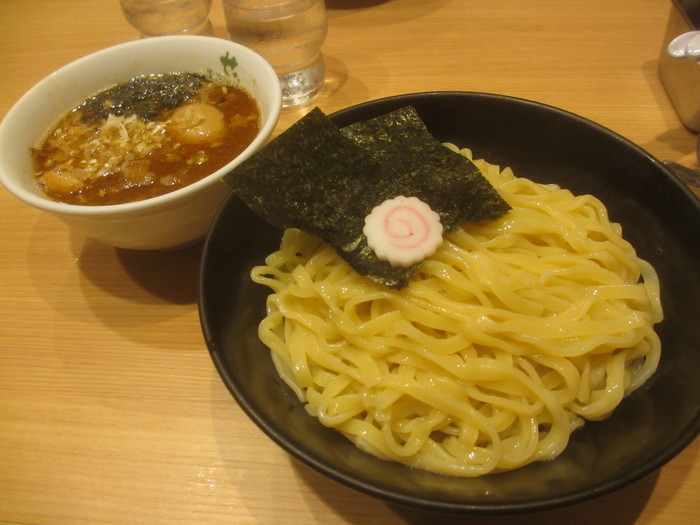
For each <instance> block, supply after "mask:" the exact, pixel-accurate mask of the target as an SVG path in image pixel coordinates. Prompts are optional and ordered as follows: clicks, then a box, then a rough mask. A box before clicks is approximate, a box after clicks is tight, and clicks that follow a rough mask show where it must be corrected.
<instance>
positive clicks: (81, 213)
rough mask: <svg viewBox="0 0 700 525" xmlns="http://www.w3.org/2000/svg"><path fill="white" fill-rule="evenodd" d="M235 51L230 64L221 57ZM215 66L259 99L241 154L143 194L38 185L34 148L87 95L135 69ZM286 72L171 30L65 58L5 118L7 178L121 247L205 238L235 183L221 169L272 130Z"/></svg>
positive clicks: (3, 173)
mask: <svg viewBox="0 0 700 525" xmlns="http://www.w3.org/2000/svg"><path fill="white" fill-rule="evenodd" d="M226 55H228V57H235V59H236V62H237V64H238V65H237V66H236V67H235V69H234V70H233V72H231V69H230V68H228V69H227V70H226V71H225V70H224V66H223V63H222V60H221V57H225V56H226ZM208 70H211V71H214V72H221V73H227V72H228V73H229V74H232V76H234V77H235V78H236V79H237V80H238V82H239V84H240V86H241V87H243V88H244V89H245V90H247V91H248V92H249V93H250V94H251V95H252V96H253V98H254V99H255V100H256V101H257V103H258V106H259V108H260V113H261V123H260V133H259V134H258V136H257V137H256V138H255V140H254V141H253V142H252V143H251V144H250V146H248V148H246V149H245V151H243V152H242V153H241V154H240V155H239V156H238V157H236V158H235V159H233V160H232V161H231V162H229V163H228V164H227V165H225V166H224V167H222V168H221V169H219V170H217V171H215V172H214V173H212V174H210V175H208V176H207V177H205V178H203V179H201V180H199V181H197V182H195V183H193V184H190V185H189V186H186V187H184V188H182V189H179V190H176V191H174V192H172V193H168V194H165V195H161V196H159V197H153V198H150V199H146V200H143V201H139V202H132V203H127V204H116V205H109V206H80V205H72V204H65V203H61V202H56V201H53V200H51V199H49V198H48V197H46V196H45V195H44V194H43V193H42V192H41V190H40V189H38V188H37V187H36V184H35V180H34V170H33V168H32V161H31V157H30V153H29V149H30V147H32V146H36V145H38V143H39V142H40V141H41V139H42V138H43V136H45V135H46V133H47V131H48V130H49V128H50V127H51V126H52V125H53V124H55V123H56V122H57V121H58V119H59V118H60V117H61V116H62V115H63V114H64V113H65V112H66V111H69V110H70V109H72V108H73V107H75V106H76V105H78V104H80V103H81V102H82V101H83V100H84V99H85V98H87V97H89V96H91V95H94V94H95V93H97V92H98V91H100V90H102V89H105V88H108V87H111V86H112V85H114V84H118V83H120V82H125V81H128V80H130V79H132V78H133V77H135V76H138V75H143V74H151V73H167V72H178V71H189V72H192V73H206V72H207V71H208ZM281 100H282V98H281V92H280V86H279V80H278V78H277V75H276V74H275V72H274V70H273V69H272V67H271V66H270V65H269V64H268V63H267V62H266V61H265V60H264V59H263V58H262V57H260V55H258V54H256V53H255V52H253V51H251V50H250V49H248V48H246V47H243V46H241V45H239V44H236V43H234V42H230V41H228V40H223V39H219V38H212V37H199V36H187V37H183V36H174V37H170V36H166V37H159V38H150V39H144V40H138V41H134V42H129V43H126V44H121V45H117V46H114V47H111V48H108V49H104V50H102V51H98V52H96V53H93V54H91V55H88V56H86V57H83V58H81V59H79V60H77V61H75V62H72V63H70V64H68V65H67V66H64V67H63V68H61V69H59V70H58V71H56V72H54V73H52V74H51V75H49V76H48V77H46V78H45V79H43V80H42V81H41V82H39V83H38V84H36V85H35V86H34V87H33V88H32V89H30V90H29V91H28V92H27V93H26V94H25V95H24V96H23V97H22V98H21V99H20V100H19V101H18V102H17V103H16V104H15V105H14V106H13V107H12V109H10V111H9V112H8V113H7V115H6V116H5V118H4V119H3V121H2V123H0V182H2V183H3V185H4V186H5V187H6V188H7V189H8V190H9V191H10V192H11V193H12V194H14V195H15V196H16V197H18V198H19V199H21V200H22V201H24V202H26V203H27V204H30V205H31V206H34V207H36V208H39V209H41V210H45V211H48V212H51V213H53V214H54V215H56V216H57V217H58V218H59V219H61V220H63V221H64V222H66V223H67V224H68V225H70V226H72V227H74V228H75V229H77V230H79V231H81V232H82V233H84V234H85V235H86V236H88V237H91V238H94V239H97V240H99V241H102V242H104V243H107V244H111V245H113V246H117V247H120V248H130V249H142V250H149V249H173V248H177V247H180V246H185V245H188V244H191V243H193V242H195V241H197V240H198V239H201V238H203V237H204V236H205V235H206V233H207V231H208V229H209V226H210V224H211V221H212V218H213V217H214V215H215V213H216V211H217V209H218V208H219V206H220V204H221V203H222V202H223V201H224V199H225V198H226V197H227V196H228V195H229V193H230V191H229V189H228V186H226V184H225V183H223V182H221V177H222V176H223V175H224V174H225V173H227V172H228V171H230V170H231V169H232V168H233V167H234V166H236V165H237V164H239V163H241V162H242V161H243V160H245V159H246V158H248V157H249V156H250V155H251V154H252V153H253V152H254V151H256V150H257V149H259V148H260V147H261V146H262V145H263V144H264V143H265V142H266V141H267V139H268V138H269V137H270V135H271V134H272V131H273V130H274V128H275V126H276V124H277V120H278V118H279V114H280V109H281Z"/></svg>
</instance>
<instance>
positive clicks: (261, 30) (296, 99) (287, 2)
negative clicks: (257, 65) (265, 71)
mask: <svg viewBox="0 0 700 525" xmlns="http://www.w3.org/2000/svg"><path fill="white" fill-rule="evenodd" d="M223 6H224V15H225V18H226V26H227V29H228V34H229V38H230V39H231V40H233V41H234V42H238V43H239V44H242V45H244V46H246V47H248V48H250V49H252V50H254V51H256V52H258V53H259V54H260V55H262V56H263V57H264V58H265V59H266V60H267V61H268V62H269V63H270V64H271V65H272V67H273V68H275V71H276V72H277V75H278V76H279V78H280V84H281V87H282V106H284V107H289V106H297V105H299V104H303V103H305V102H308V101H309V100H310V99H311V98H312V97H313V96H314V95H315V94H316V93H318V91H319V90H320V89H321V87H322V86H323V81H324V77H325V66H324V63H323V56H322V55H321V46H322V45H323V42H324V41H325V39H326V33H327V30H328V25H327V21H326V6H325V3H324V1H323V0H223Z"/></svg>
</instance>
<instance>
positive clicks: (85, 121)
mask: <svg viewBox="0 0 700 525" xmlns="http://www.w3.org/2000/svg"><path fill="white" fill-rule="evenodd" d="M134 80H135V79H134ZM88 100H90V99H88ZM86 108H87V106H86V104H85V103H83V104H81V105H80V106H78V107H76V108H75V109H73V110H72V111H70V112H68V113H67V114H66V115H64V116H63V117H62V118H61V119H60V121H59V122H58V124H57V125H56V126H55V127H54V128H53V129H52V130H51V131H50V132H49V134H48V135H47V137H46V139H45V140H44V141H43V142H42V144H41V145H40V146H39V147H38V148H33V149H32V151H31V153H32V159H33V162H34V168H35V173H36V176H37V184H38V186H39V187H40V188H41V189H42V190H43V191H44V192H45V193H46V194H47V195H48V196H49V197H51V198H52V199H54V200H57V201H61V202H66V203H68V204H81V205H110V204H122V203H126V202H134V201H140V200H144V199H148V198H151V197H155V196H158V195H163V194H166V193H170V192H172V191H175V190H177V189H179V188H183V187H185V186H187V185H189V184H192V183H193V182H196V181H198V180H200V179H202V178H203V177H205V176H207V175H209V174H211V173H212V172H214V171H216V170H217V169H219V168H221V167H222V166H224V165H225V164H227V163H228V162H230V161H231V159H233V158H235V157H236V156H237V155H239V154H240V153H241V152H242V151H243V150H244V149H245V148H246V147H247V146H248V145H249V144H250V143H251V142H252V141H253V139H254V138H255V136H256V135H257V134H258V132H259V129H260V111H259V108H258V106H257V103H256V102H255V100H254V99H253V98H252V97H251V96H250V95H249V94H248V93H247V92H245V91H244V90H242V89H240V88H238V87H235V86H231V85H228V84H226V83H225V82H224V81H221V80H219V79H211V80H210V79H205V80H203V81H202V83H201V85H200V86H199V88H198V89H197V90H196V92H195V93H194V95H193V96H191V97H189V98H187V99H186V100H185V101H184V102H182V103H181V104H180V105H179V106H177V107H164V108H163V109H162V110H160V111H159V112H158V114H157V116H156V117H155V118H153V119H149V118H142V117H141V116H139V115H136V114H128V115H123V114H122V115H116V114H112V113H110V114H109V115H108V116H107V117H106V118H104V117H100V118H94V116H92V115H88V110H87V109H86Z"/></svg>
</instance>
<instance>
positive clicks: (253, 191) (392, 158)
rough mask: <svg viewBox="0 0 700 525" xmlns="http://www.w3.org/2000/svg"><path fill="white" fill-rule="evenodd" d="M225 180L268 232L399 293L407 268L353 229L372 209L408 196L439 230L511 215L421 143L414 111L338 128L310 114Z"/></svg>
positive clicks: (455, 162)
mask: <svg viewBox="0 0 700 525" xmlns="http://www.w3.org/2000/svg"><path fill="white" fill-rule="evenodd" d="M224 180H225V181H226V182H227V183H228V184H229V185H230V186H231V187H232V189H233V191H234V192H235V193H236V194H238V196H239V197H241V199H242V200H243V201H244V202H245V203H246V204H247V205H248V206H249V207H250V208H251V209H252V210H253V211H255V212H256V213H258V214H259V215H260V216H261V217H262V218H264V219H265V220H266V221H267V222H269V223H270V224H272V225H274V226H277V227H279V228H291V227H294V228H299V229H302V230H304V231H306V232H307V233H310V234H313V235H318V236H320V237H321V238H323V239H324V240H325V241H326V242H328V243H329V244H331V245H333V246H334V247H335V248H336V250H337V251H338V253H339V254H340V255H341V256H342V257H343V258H344V259H345V260H346V261H347V262H348V263H349V264H350V265H351V266H352V267H353V268H354V269H355V270H356V271H357V272H358V273H360V274H362V275H364V276H366V277H367V278H369V279H371V280H373V281H375V282H378V283H380V284H383V285H385V286H388V287H391V288H399V289H400V288H403V287H404V286H406V284H408V280H409V278H410V276H411V275H412V273H413V272H414V270H415V265H414V266H412V267H409V268H403V267H395V266H392V265H391V264H390V263H388V262H386V261H382V260H380V259H379V258H377V256H376V254H375V253H374V251H373V250H372V249H370V248H369V246H368V245H367V238H366V237H365V235H364V234H363V233H362V229H363V227H364V220H365V216H366V215H367V214H368V213H369V212H370V211H371V210H372V208H374V207H375V206H377V205H379V204H381V203H382V202H383V201H384V200H386V199H389V198H393V197H396V196H398V195H404V196H407V197H408V196H416V197H418V198H419V199H421V200H423V201H424V202H426V203H427V204H428V205H429V206H430V207H431V208H432V209H433V210H435V211H436V212H437V213H438V214H439V215H440V217H441V221H442V224H443V228H444V229H445V230H446V231H449V230H450V229H453V228H454V227H455V226H457V225H458V224H460V223H462V222H464V221H478V220H490V219H495V218H497V217H500V216H501V215H503V214H504V213H506V212H507V211H508V209H509V208H510V207H509V206H508V204H507V203H505V201H503V199H501V197H500V196H499V195H498V193H497V192H496V190H495V189H494V188H493V187H492V186H491V185H490V184H489V183H488V181H487V180H486V179H484V178H483V176H482V175H481V173H480V172H479V170H478V169H477V168H476V166H474V164H473V163H472V162H470V161H469V160H468V159H466V158H464V157H463V156H461V155H459V154H457V153H454V152H452V151H450V150H448V149H447V148H446V147H445V146H443V145H442V144H441V143H440V142H439V141H437V140H436V139H435V138H434V137H432V135H430V133H429V132H428V130H427V129H426V128H425V125H424V124H423V122H422V121H421V120H420V117H419V116H418V114H417V113H416V111H415V109H413V108H403V109H400V110H397V111H395V112H393V113H390V114H388V115H384V116H381V117H377V118H375V119H372V120H369V121H365V122H361V123H358V124H353V125H351V126H348V127H346V128H343V129H342V130H340V129H339V128H337V127H336V126H335V125H334V124H333V123H332V122H331V120H330V119H329V118H328V117H327V116H326V115H324V114H323V113H322V112H321V111H320V110H319V109H318V108H316V109H314V110H312V111H311V112H310V113H309V114H307V115H306V116H304V117H303V118H301V119H300V120H299V121H297V122H296V123H295V124H294V125H292V126H291V127H290V128H289V129H288V130H287V131H285V132H284V133H282V134H281V135H279V136H278V137H277V138H276V139H275V140H273V141H271V142H270V143H268V144H267V145H266V146H265V147H264V148H262V149H261V150H260V151H258V152H257V153H256V154H254V155H253V156H251V158H249V159H248V160H247V161H246V162H244V163H242V164H241V165H239V166H238V167H237V168H235V169H234V170H233V171H232V172H231V173H229V174H227V175H226V176H225V178H224Z"/></svg>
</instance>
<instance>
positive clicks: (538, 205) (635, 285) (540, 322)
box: [252, 146, 662, 476]
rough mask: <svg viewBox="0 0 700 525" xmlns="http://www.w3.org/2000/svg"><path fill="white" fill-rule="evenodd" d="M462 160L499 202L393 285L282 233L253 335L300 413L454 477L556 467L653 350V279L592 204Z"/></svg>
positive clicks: (650, 362) (646, 365)
mask: <svg viewBox="0 0 700 525" xmlns="http://www.w3.org/2000/svg"><path fill="white" fill-rule="evenodd" d="M450 147H453V146H450ZM453 149H456V148H454V147H453ZM462 153H463V154H465V155H467V156H470V155H471V154H470V152H469V151H468V150H462ZM476 163H477V165H478V166H479V167H480V169H481V170H482V171H483V173H484V175H485V176H486V177H487V178H488V179H489V180H490V182H491V183H492V184H493V185H494V187H496V188H497V189H498V191H499V192H500V193H501V195H502V196H503V198H504V199H505V200H506V201H507V202H508V203H509V204H510V205H511V206H512V208H513V209H512V210H511V211H510V212H509V213H508V214H506V215H505V216H503V217H502V218H500V219H499V220H496V221H493V222H489V223H482V224H464V225H462V226H461V227H459V228H457V229H456V230H454V231H452V232H451V233H449V234H447V235H446V237H445V241H444V243H443V245H442V247H441V248H440V249H439V250H438V252H437V253H436V254H435V255H434V256H432V257H430V258H429V259H427V260H425V261H424V262H423V263H422V264H421V265H420V266H419V268H418V270H417V272H416V273H415V275H414V276H413V277H412V279H411V282H410V284H409V285H408V286H407V287H406V288H404V289H403V290H401V291H396V290H392V289H389V288H386V287H382V286H380V285H377V284H374V283H372V282H370V281H369V280H367V279H365V278H364V277H361V276H359V275H358V274H357V273H356V272H354V271H353V270H352V269H351V268H350V267H349V266H348V265H347V264H346V263H345V262H344V261H343V259H341V258H340V257H339V256H338V255H337V254H336V253H335V251H334V250H333V249H332V248H331V247H330V246H328V245H327V244H325V243H324V242H322V241H320V240H319V239H317V238H315V237H312V236H309V235H307V234H305V233H303V232H301V231H298V230H287V231H286V232H285V234H284V236H283V239H282V244H281V248H280V249H279V251H277V252H275V253H272V254H271V255H269V256H268V257H267V259H266V264H265V265H263V266H258V267H256V268H254V269H253V271H252V278H253V280H254V281H255V282H258V283H261V284H264V285H266V286H268V287H270V288H271V289H272V292H273V293H271V294H270V295H269V297H268V302H267V305H268V315H267V316H266V317H265V318H264V320H263V321H262V322H261V324H260V327H259V335H260V338H261V340H262V341H263V342H264V343H265V344H266V345H267V346H268V347H269V348H270V349H271V352H272V357H273V361H274V363H275V366H276V367H277V370H278V372H279V374H280V376H281V377H282V378H283V380H284V381H285V382H286V383H287V384H288V385H289V386H290V388H292V390H293V391H294V392H295V393H296V395H297V396H298V397H299V399H300V400H301V401H302V402H303V403H305V406H306V408H307V410H308V412H309V413H310V414H312V415H313V416H315V417H317V418H318V419H319V421H320V422H321V423H322V424H324V425H326V426H329V427H333V428H335V429H337V430H338V431H339V432H341V433H343V434H344V435H345V436H347V437H348V438H349V439H350V440H352V441H353V442H354V443H355V444H356V445H357V446H358V447H359V448H360V449H362V450H364V451H366V452H368V453H370V454H374V455H376V456H378V457H380V458H384V459H389V460H394V461H398V462H401V463H404V464H406V465H410V466H412V467H416V468H420V469H426V470H429V471H433V472H439V473H443V474H448V475H455V476H479V475H483V474H486V473H489V472H497V471H502V470H508V469H514V468H518V467H521V466H523V465H527V464H528V463H531V462H533V461H543V460H548V459H552V458H555V457H556V456H558V455H559V454H560V453H561V452H562V451H563V450H564V448H565V447H566V445H567V443H568V441H569V437H570V434H571V432H572V431H574V430H575V429H577V428H578V427H581V426H582V425H583V424H584V420H585V419H589V420H597V419H603V418H606V417H608V416H609V415H610V413H611V412H612V411H613V410H614V409H615V407H616V406H617V405H618V404H619V403H620V402H621V401H622V399H623V398H624V397H625V395H627V394H629V393H630V392H631V391H633V390H634V389H636V388H638V387H639V386H640V385H642V384H643V383H644V382H645V381H646V380H647V379H648V378H649V376H650V375H651V374H652V373H653V372H654V370H655V369H656V367H657V363H658V360H659V354H660V343H659V339H658V337H657V335H656V333H655V332H654V323H657V322H659V321H660V320H661V319H662V309H661V303H660V298H659V282H658V279H657V276H656V273H655V271H654V269H653V268H652V267H651V266H650V265H649V264H648V263H646V262H645V261H643V260H641V259H639V258H638V257H637V255H636V254H635V250H634V249H633V247H632V246H631V245H630V244H629V243H628V242H627V241H625V240H624V239H623V238H622V235H621V228H620V226H619V225H618V224H615V223H611V222H610V220H609V218H608V213H607V210H606V208H605V207H604V206H603V204H602V203H601V202H600V201H598V200H597V199H596V198H594V197H592V196H590V195H581V196H575V195H573V194H572V193H571V192H569V191H567V190H565V189H560V188H559V187H557V186H554V185H541V184H537V183H535V182H532V181H530V180H527V179H523V178H516V177H515V176H514V175H513V173H512V171H511V170H510V169H508V168H506V169H504V170H500V169H499V167H498V166H494V165H489V164H487V163H486V162H484V161H480V160H478V161H476Z"/></svg>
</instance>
